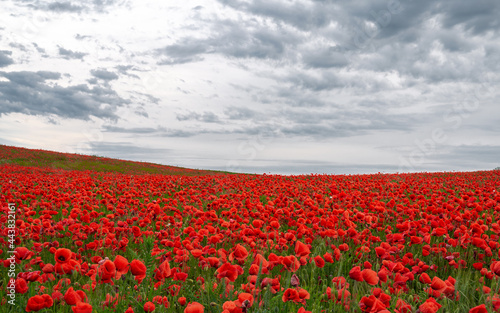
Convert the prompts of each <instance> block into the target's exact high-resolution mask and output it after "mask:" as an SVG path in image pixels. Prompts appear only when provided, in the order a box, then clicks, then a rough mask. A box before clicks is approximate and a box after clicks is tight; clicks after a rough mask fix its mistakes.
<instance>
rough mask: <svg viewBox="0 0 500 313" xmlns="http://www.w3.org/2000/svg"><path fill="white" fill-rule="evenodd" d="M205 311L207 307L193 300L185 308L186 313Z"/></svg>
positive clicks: (201, 312)
mask: <svg viewBox="0 0 500 313" xmlns="http://www.w3.org/2000/svg"><path fill="white" fill-rule="evenodd" d="M203 312H205V307H204V306H203V305H201V304H200V303H198V302H191V303H189V304H188V305H187V307H186V308H185V309H184V313H203Z"/></svg>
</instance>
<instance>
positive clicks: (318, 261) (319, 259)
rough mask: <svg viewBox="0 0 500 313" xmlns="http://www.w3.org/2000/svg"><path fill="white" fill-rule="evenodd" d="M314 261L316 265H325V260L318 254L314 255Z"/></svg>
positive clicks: (320, 266) (321, 266)
mask: <svg viewBox="0 0 500 313" xmlns="http://www.w3.org/2000/svg"><path fill="white" fill-rule="evenodd" d="M314 263H316V266H317V267H319V268H323V267H324V266H325V260H323V258H322V257H321V256H319V255H317V256H315V257H314Z"/></svg>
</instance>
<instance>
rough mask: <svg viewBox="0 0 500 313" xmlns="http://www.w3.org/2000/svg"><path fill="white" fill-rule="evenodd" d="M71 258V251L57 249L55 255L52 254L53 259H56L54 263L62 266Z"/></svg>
mask: <svg viewBox="0 0 500 313" xmlns="http://www.w3.org/2000/svg"><path fill="white" fill-rule="evenodd" d="M71 256H72V253H71V250H69V249H66V248H59V249H57V250H56V253H55V254H54V258H55V259H56V262H57V263H59V264H64V263H67V262H69V260H70V259H71Z"/></svg>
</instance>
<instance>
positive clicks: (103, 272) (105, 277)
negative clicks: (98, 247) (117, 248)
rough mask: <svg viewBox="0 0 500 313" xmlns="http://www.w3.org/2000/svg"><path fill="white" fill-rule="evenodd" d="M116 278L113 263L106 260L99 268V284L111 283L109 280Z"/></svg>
mask: <svg viewBox="0 0 500 313" xmlns="http://www.w3.org/2000/svg"><path fill="white" fill-rule="evenodd" d="M115 276H116V267H115V263H113V262H111V261H110V260H106V261H105V262H104V263H103V264H102V265H101V266H99V277H100V278H101V283H109V282H111V278H114V277H115Z"/></svg>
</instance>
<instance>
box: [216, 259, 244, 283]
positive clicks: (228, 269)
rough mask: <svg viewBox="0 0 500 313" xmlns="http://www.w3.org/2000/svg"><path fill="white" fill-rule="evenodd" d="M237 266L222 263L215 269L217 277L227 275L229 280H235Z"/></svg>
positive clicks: (220, 277)
mask: <svg viewBox="0 0 500 313" xmlns="http://www.w3.org/2000/svg"><path fill="white" fill-rule="evenodd" d="M238 274H239V273H238V268H237V267H236V266H234V265H232V264H231V263H224V264H222V266H221V267H219V268H218V269H217V278H218V279H222V278H224V277H227V278H228V279H229V281H235V280H236V278H238Z"/></svg>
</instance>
